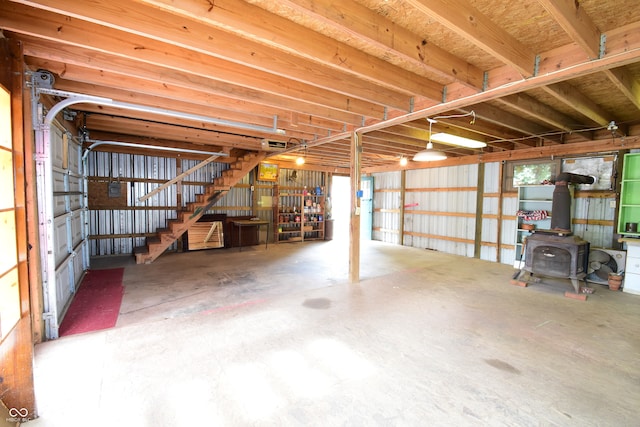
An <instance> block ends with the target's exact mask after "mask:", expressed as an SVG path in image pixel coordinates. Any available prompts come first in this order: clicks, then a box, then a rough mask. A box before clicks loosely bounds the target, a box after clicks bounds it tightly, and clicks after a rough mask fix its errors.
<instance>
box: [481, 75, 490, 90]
mask: <svg viewBox="0 0 640 427" xmlns="http://www.w3.org/2000/svg"><path fill="white" fill-rule="evenodd" d="M488 87H489V72H488V71H485V72H484V75H483V77H482V91H483V92H484V91H486V90H487V88H488Z"/></svg>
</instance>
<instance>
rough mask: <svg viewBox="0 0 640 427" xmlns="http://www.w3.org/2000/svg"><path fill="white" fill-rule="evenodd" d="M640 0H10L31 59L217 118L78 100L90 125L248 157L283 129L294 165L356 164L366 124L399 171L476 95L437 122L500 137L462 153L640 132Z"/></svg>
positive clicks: (367, 138)
mask: <svg viewBox="0 0 640 427" xmlns="http://www.w3.org/2000/svg"><path fill="white" fill-rule="evenodd" d="M638 6H640V1H638V0H607V1H602V0H581V1H579V0H533V1H520V0H515V1H514V0H386V1H385V0H357V1H354V0H340V1H335V0H278V1H274V0H246V1H242V0H215V1H214V0H181V1H174V0H134V1H132V0H91V1H77V0H40V1H8V0H0V28H1V29H2V31H3V34H4V36H5V37H9V38H15V39H19V40H21V41H22V42H23V46H24V53H25V61H26V63H27V65H28V66H29V67H30V69H31V70H34V71H35V70H47V71H49V72H51V73H53V75H54V77H55V85H54V87H55V88H56V89H60V90H63V91H70V92H76V93H83V94H89V95H95V96H101V97H108V98H110V99H113V100H115V101H120V102H127V103H134V104H139V105H144V106H149V107H155V108H163V109H170V110H175V111H180V112H184V113H188V114H191V115H197V116H206V117H209V118H212V119H215V120H214V123H210V122H205V121H203V120H196V119H189V118H181V119H175V118H167V117H166V116H162V115H158V114H154V113H151V112H135V111H131V110H128V109H122V108H116V107H113V106H108V105H92V104H78V105H75V106H73V107H72V109H73V110H75V111H76V112H77V113H78V114H77V116H76V120H77V122H78V124H80V125H81V126H84V127H85V129H86V131H87V133H88V135H89V137H90V138H91V139H94V140H95V139H98V140H120V141H128V142H134V143H143V144H155V145H159V146H173V147H181V148H197V149H199V150H206V151H208V150H211V151H225V152H229V153H230V154H232V155H233V154H234V153H238V152H240V151H239V150H253V151H255V150H261V149H262V147H263V145H262V140H263V139H268V140H273V141H284V142H287V144H288V145H287V147H288V150H287V152H274V153H272V154H273V157H271V159H272V160H274V161H279V162H282V164H283V165H287V164H289V165H290V164H292V163H291V162H292V161H293V159H294V158H295V157H296V156H297V155H298V154H299V153H302V154H305V156H306V166H305V167H309V168H314V169H324V170H332V171H348V168H349V164H350V158H349V153H350V150H349V145H350V137H351V132H352V131H354V130H356V129H359V128H362V127H365V130H366V132H364V133H363V137H362V144H363V147H362V167H363V168H364V170H365V171H367V170H368V171H374V170H388V169H397V168H398V160H399V158H400V156H405V157H408V158H411V157H412V156H413V155H414V154H415V153H416V152H417V151H420V150H422V149H424V148H425V145H426V141H427V140H428V139H429V123H428V122H427V120H426V117H430V118H433V117H441V116H451V115H463V114H465V113H469V112H471V111H473V112H474V114H475V120H474V119H473V117H472V116H465V117H458V118H446V119H444V118H443V119H438V121H437V123H435V124H433V128H432V131H433V132H434V133H435V132H448V133H453V134H457V135H460V136H467V137H470V138H473V139H477V140H480V141H483V142H486V143H487V146H486V147H485V148H482V149H465V148H460V147H456V146H451V145H445V144H441V143H436V142H434V146H435V148H437V149H439V150H443V151H445V152H446V153H447V155H448V156H449V159H448V160H446V161H445V162H450V161H454V162H455V161H456V160H458V161H464V159H469V158H473V159H476V160H475V161H477V159H479V158H496V159H497V158H517V157H518V154H517V153H518V152H519V151H520V150H524V151H522V152H523V153H524V152H526V153H527V156H529V157H531V156H532V154H531V153H532V151H531V149H532V147H538V148H539V147H552V146H558V149H559V150H560V149H562V150H565V151H566V150H567V149H568V148H569V147H577V146H578V145H573V146H572V145H569V144H579V145H580V146H586V147H589V149H592V148H593V151H598V150H602V149H604V150H606V149H607V148H609V149H611V145H607V144H609V143H610V141H611V140H612V137H613V139H614V140H615V138H616V137H621V136H623V135H626V136H627V137H628V138H630V140H633V141H635V140H636V139H637V138H634V137H636V136H638V135H640V126H638V125H639V124H640V7H638ZM611 122H614V123H615V125H616V126H617V130H615V131H612V129H611V125H610V124H611ZM238 123H239V124H243V126H237V125H236V124H238ZM244 125H249V126H248V127H250V129H248V128H247V126H244ZM276 129H277V130H278V132H275V130H276ZM304 147H306V149H305V148H304ZM527 150H528V151H527ZM560 152H561V151H559V152H558V153H560ZM276 154H277V155H276ZM478 156H480V157H478ZM491 156H493V157H491ZM409 167H411V166H409Z"/></svg>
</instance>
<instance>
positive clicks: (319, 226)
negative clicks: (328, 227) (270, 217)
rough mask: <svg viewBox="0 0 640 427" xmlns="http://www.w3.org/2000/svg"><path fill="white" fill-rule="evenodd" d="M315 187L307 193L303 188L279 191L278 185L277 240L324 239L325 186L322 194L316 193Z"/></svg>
mask: <svg viewBox="0 0 640 427" xmlns="http://www.w3.org/2000/svg"><path fill="white" fill-rule="evenodd" d="M289 188H291V187H289ZM315 188H316V187H313V189H312V191H314V192H313V193H311V192H308V193H306V194H305V192H303V191H301V190H294V191H292V192H291V191H285V192H279V190H278V188H277V187H276V191H275V194H274V195H275V199H276V200H275V201H276V205H275V206H274V224H275V227H274V231H275V241H276V242H278V243H283V242H300V241H305V240H324V224H325V222H324V215H325V213H324V203H325V195H324V188H323V187H321V190H322V194H316V193H315ZM320 218H322V219H320ZM282 219H289V221H282ZM296 220H297V221H296Z"/></svg>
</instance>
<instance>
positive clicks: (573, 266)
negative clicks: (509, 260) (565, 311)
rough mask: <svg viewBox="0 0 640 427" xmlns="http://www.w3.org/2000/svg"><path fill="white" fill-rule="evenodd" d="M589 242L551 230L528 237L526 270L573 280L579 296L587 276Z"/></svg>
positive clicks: (525, 259)
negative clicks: (582, 283)
mask: <svg viewBox="0 0 640 427" xmlns="http://www.w3.org/2000/svg"><path fill="white" fill-rule="evenodd" d="M588 260H589V242H587V241H586V240H583V239H582V238H581V237H578V236H566V235H558V234H557V233H554V232H553V231H551V230H547V231H545V230H542V231H538V232H536V233H534V234H532V235H531V236H529V237H527V244H526V250H525V258H524V262H525V267H524V269H525V270H526V271H528V272H530V273H535V274H540V275H542V276H550V277H559V278H567V279H571V284H572V285H573V288H574V290H575V291H576V293H578V292H580V282H579V281H580V280H584V279H585V278H586V276H587V263H588Z"/></svg>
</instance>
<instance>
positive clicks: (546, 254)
mask: <svg viewBox="0 0 640 427" xmlns="http://www.w3.org/2000/svg"><path fill="white" fill-rule="evenodd" d="M542 255H544V256H546V257H549V258H554V257H555V256H556V254H550V253H548V252H545V253H543V254H542Z"/></svg>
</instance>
